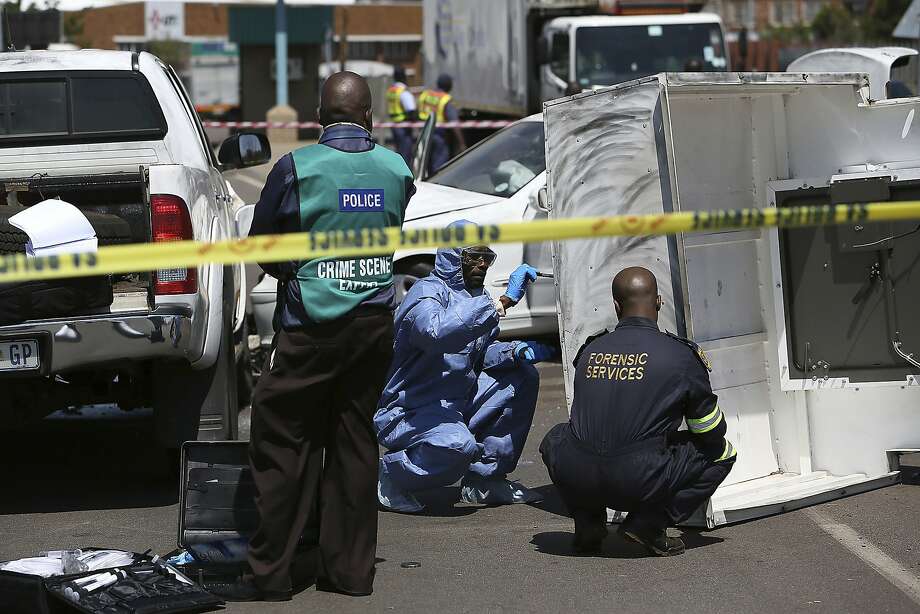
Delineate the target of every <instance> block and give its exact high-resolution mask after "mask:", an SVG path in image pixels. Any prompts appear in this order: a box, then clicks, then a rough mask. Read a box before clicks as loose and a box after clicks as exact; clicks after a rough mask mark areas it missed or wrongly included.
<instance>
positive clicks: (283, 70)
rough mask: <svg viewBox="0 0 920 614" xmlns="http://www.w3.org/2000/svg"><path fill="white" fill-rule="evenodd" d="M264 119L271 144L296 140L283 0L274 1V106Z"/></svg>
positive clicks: (295, 115)
mask: <svg viewBox="0 0 920 614" xmlns="http://www.w3.org/2000/svg"><path fill="white" fill-rule="evenodd" d="M265 119H267V120H268V122H269V127H268V130H267V131H266V133H267V135H268V140H269V141H271V142H272V143H290V142H294V141H296V140H297V127H296V126H295V125H294V124H296V122H297V111H296V110H295V109H292V108H291V106H290V104H288V36H287V15H286V13H285V7H284V0H276V4H275V106H273V107H272V108H271V109H269V110H268V113H266V114H265ZM272 124H275V125H272ZM278 124H280V125H278ZM282 147H284V145H282Z"/></svg>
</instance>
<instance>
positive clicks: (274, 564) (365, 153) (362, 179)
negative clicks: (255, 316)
mask: <svg viewBox="0 0 920 614" xmlns="http://www.w3.org/2000/svg"><path fill="white" fill-rule="evenodd" d="M371 108H372V107H371V92H370V89H369V88H368V85H367V82H366V81H365V80H364V79H363V78H362V77H360V76H359V75H356V74H355V73H352V72H340V73H336V74H334V75H332V76H331V77H329V78H328V79H327V80H326V82H325V83H324V84H323V88H322V94H321V98H320V106H319V109H318V110H317V114H318V116H319V117H318V120H319V123H320V124H321V125H322V126H323V132H322V135H321V136H320V139H319V143H317V144H315V145H309V146H307V147H303V148H301V149H297V150H296V151H293V152H291V153H289V154H287V155H285V156H284V157H282V158H281V159H280V160H279V161H278V163H277V164H275V167H274V168H273V169H272V171H271V173H270V174H269V176H268V179H267V181H266V183H265V187H264V188H263V189H262V195H261V196H260V198H259V202H258V204H256V207H255V213H254V215H253V221H252V230H251V232H250V234H251V235H269V234H271V235H274V234H280V233H291V232H311V231H322V232H348V233H360V232H375V231H379V230H383V229H384V228H387V227H400V226H402V222H403V216H404V214H405V210H406V205H407V204H408V202H409V199H410V198H411V197H412V194H413V193H414V191H415V187H414V185H413V177H412V173H411V172H410V171H409V168H408V167H407V166H406V163H405V161H403V159H402V158H401V157H400V156H399V155H398V154H397V153H396V152H394V151H392V150H390V149H387V148H386V147H383V146H379V145H376V144H375V143H374V140H373V139H372V138H371V130H372V129H373V120H372V116H371ZM392 261H393V258H392V254H381V255H374V256H351V257H341V258H312V259H307V260H303V261H292V262H281V263H270V264H269V263H266V264H262V265H261V267H262V268H263V269H264V270H265V272H266V273H268V274H270V275H273V276H274V277H276V278H278V280H279V289H278V302H277V306H276V308H275V309H276V323H277V325H276V327H275V331H276V332H275V337H274V339H273V341H272V348H271V353H270V354H269V356H268V358H267V360H266V362H265V365H264V367H263V369H262V376H261V377H260V378H259V383H258V385H257V386H256V389H255V393H254V396H253V402H252V427H251V436H250V443H249V458H250V466H251V468H252V478H253V482H254V484H255V488H256V493H257V494H256V505H257V508H258V512H259V524H258V528H257V529H256V531H255V533H254V534H253V535H252V538H251V539H250V541H249V565H250V567H251V568H252V572H253V575H252V576H251V577H250V576H249V575H247V576H244V577H243V578H242V580H241V581H239V582H235V583H232V584H227V585H223V586H222V587H219V588H218V589H215V592H219V593H220V594H221V595H222V596H224V597H225V598H226V599H228V600H233V601H255V600H266V601H269V600H270V601H286V600H289V599H291V595H292V589H293V587H294V586H301V585H303V584H304V583H305V582H306V581H308V578H310V577H315V578H316V587H317V589H319V590H326V591H333V592H337V593H343V594H346V595H369V594H370V593H371V592H372V590H373V583H374V572H375V557H376V548H377V493H376V488H377V464H378V456H377V440H376V437H375V432H374V425H373V416H374V411H375V410H376V409H377V401H378V399H380V394H381V392H382V390H383V387H384V384H385V381H386V376H387V370H388V369H389V367H390V362H391V360H392V357H393V309H394V308H395V306H396V293H395V291H394V288H393V272H392ZM320 501H321V505H318V509H319V549H318V552H316V553H315V554H316V556H315V557H314V556H312V555H311V557H309V559H304V560H301V559H299V558H298V559H297V563H298V564H297V565H294V564H293V563H294V558H295V553H296V551H297V545H298V541H299V540H300V538H301V536H302V534H303V531H304V527H305V525H306V524H307V519H308V517H309V516H310V515H311V514H310V513H311V510H313V509H315V508H316V507H317V503H318V502H320ZM300 563H303V565H301V564H300ZM295 569H296V570H297V573H296V574H292V571H293V570H295ZM292 575H296V576H297V577H293V578H292Z"/></svg>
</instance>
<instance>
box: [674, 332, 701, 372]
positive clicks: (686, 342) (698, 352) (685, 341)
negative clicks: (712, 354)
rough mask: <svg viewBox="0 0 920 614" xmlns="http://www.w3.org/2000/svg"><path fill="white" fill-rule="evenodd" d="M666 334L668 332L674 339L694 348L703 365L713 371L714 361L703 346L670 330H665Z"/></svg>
mask: <svg viewBox="0 0 920 614" xmlns="http://www.w3.org/2000/svg"><path fill="white" fill-rule="evenodd" d="M664 334H666V335H667V336H668V337H670V338H671V339H674V340H675V341H677V342H678V343H682V344H683V345H686V346H687V347H688V348H690V349H691V350H693V353H694V355H696V357H697V358H698V359H699V360H700V362H701V363H703V366H704V367H705V368H706V370H707V371H712V362H711V361H710V360H709V357H708V356H706V352H704V351H703V348H701V347H700V346H699V345H698V344H696V343H695V342H693V341H691V340H690V339H685V338H683V337H680V336H678V335H675V334H674V333H672V332H671V331H668V330H666V331H664Z"/></svg>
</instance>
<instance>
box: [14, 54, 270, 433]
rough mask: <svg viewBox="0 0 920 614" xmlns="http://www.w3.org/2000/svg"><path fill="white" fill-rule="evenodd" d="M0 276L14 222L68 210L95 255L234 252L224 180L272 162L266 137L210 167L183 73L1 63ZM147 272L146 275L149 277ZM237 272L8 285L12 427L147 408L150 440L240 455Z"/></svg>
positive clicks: (18, 236) (64, 57) (102, 58)
mask: <svg viewBox="0 0 920 614" xmlns="http://www.w3.org/2000/svg"><path fill="white" fill-rule="evenodd" d="M0 93H2V95H3V97H4V100H6V101H8V102H7V104H9V105H10V107H11V108H13V107H15V108H16V109H17V112H16V113H15V114H14V113H5V114H4V115H3V116H2V117H0V126H2V130H0V270H3V269H4V268H5V267H6V266H7V265H8V263H9V262H10V260H9V258H4V256H9V255H10V254H16V253H22V252H25V251H26V242H27V241H29V240H30V238H29V236H27V235H25V234H23V233H19V231H18V230H17V228H16V225H15V223H14V224H11V223H10V218H13V217H15V216H16V215H17V214H18V213H20V212H23V211H26V210H28V209H29V208H30V207H32V206H33V205H36V204H38V203H39V202H41V201H44V200H48V199H55V198H60V199H61V200H64V201H66V202H68V203H70V204H72V205H74V206H75V207H77V208H78V209H79V210H80V212H82V214H83V215H84V217H86V219H87V220H88V221H89V222H90V224H91V225H92V226H93V228H94V230H95V233H96V236H97V238H98V240H99V243H100V244H101V245H112V244H139V243H140V244H142V243H154V242H162V241H176V240H199V241H219V240H226V239H231V238H234V237H236V236H239V232H238V228H237V224H238V221H237V219H236V211H237V210H238V209H239V207H240V205H242V202H241V201H240V200H239V197H238V196H236V194H235V192H234V191H233V190H232V188H231V187H230V185H229V183H228V182H227V180H226V178H225V177H224V175H223V173H224V172H225V171H227V170H231V169H235V168H243V167H247V166H253V165H256V164H262V163H264V162H267V161H268V159H269V157H270V149H269V145H268V141H267V139H266V138H265V137H264V136H262V135H256V134H238V135H234V136H233V137H230V138H229V139H228V140H227V141H225V142H224V143H223V145H222V146H221V149H220V153H219V154H218V156H215V155H214V152H213V150H212V149H211V147H210V146H209V143H208V141H207V138H206V137H205V134H204V131H203V130H202V127H201V122H200V121H199V119H198V115H197V114H196V113H195V109H194V107H193V106H192V103H191V100H190V99H189V96H188V95H187V93H186V91H185V88H184V87H183V86H182V83H181V82H180V80H179V78H178V76H177V75H176V73H175V71H173V69H172V68H171V67H169V66H167V65H166V64H164V63H163V62H161V61H160V60H159V59H157V58H156V57H155V56H153V55H151V54H149V53H131V52H127V51H90V50H85V51H64V52H48V51H32V52H15V53H4V54H2V56H0ZM142 268H143V267H142ZM244 275H245V274H244V269H243V267H241V266H238V265H236V266H223V265H214V264H212V265H205V266H200V267H197V268H190V269H186V268H175V269H167V270H140V271H137V272H135V273H129V274H118V275H104V276H99V277H98V278H80V279H77V280H50V281H45V282H25V283H22V284H17V283H10V284H0V406H2V408H3V415H4V426H15V425H16V424H17V423H18V422H24V421H27V420H30V419H35V418H41V417H43V416H45V415H47V414H50V413H52V412H54V411H56V410H59V409H67V408H72V407H79V406H87V405H96V404H117V405H118V406H119V407H120V408H121V409H123V410H132V409H136V408H143V407H152V408H153V417H154V426H155V433H156V440H157V441H158V442H159V443H160V444H161V445H162V446H163V447H164V448H166V449H171V450H177V449H178V448H179V446H180V445H181V444H182V442H183V441H186V440H193V439H196V438H200V439H212V440H213V439H233V438H235V437H236V434H237V418H238V416H237V412H238V399H237V375H238V369H239V371H241V372H243V373H245V371H243V369H242V367H243V366H245V363H246V361H245V360H243V358H244V355H245V349H246V345H245V338H244V337H243V326H242V324H243V319H244V315H245V303H246V296H245V283H244V282H245V279H244Z"/></svg>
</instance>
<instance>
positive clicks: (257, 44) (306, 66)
mask: <svg viewBox="0 0 920 614" xmlns="http://www.w3.org/2000/svg"><path fill="white" fill-rule="evenodd" d="M228 15H229V37H230V41H231V42H233V43H234V44H236V45H237V46H238V47H239V54H240V91H241V96H240V107H241V111H242V118H243V120H244V121H264V120H265V117H266V114H267V113H268V110H269V109H271V108H272V107H273V106H275V73H276V70H275V69H276V66H275V7H274V6H272V5H267V6H243V5H241V6H231V7H230V8H229V13H228ZM332 17H333V11H332V7H328V6H289V7H287V25H288V97H289V100H288V104H289V105H290V106H291V107H292V108H293V109H294V110H296V111H297V116H298V118H300V119H301V120H302V121H312V120H313V117H314V115H315V113H316V107H317V101H318V93H319V76H318V75H319V66H320V63H321V62H322V46H323V43H324V41H325V40H326V35H327V32H329V31H330V30H331V28H332Z"/></svg>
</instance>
